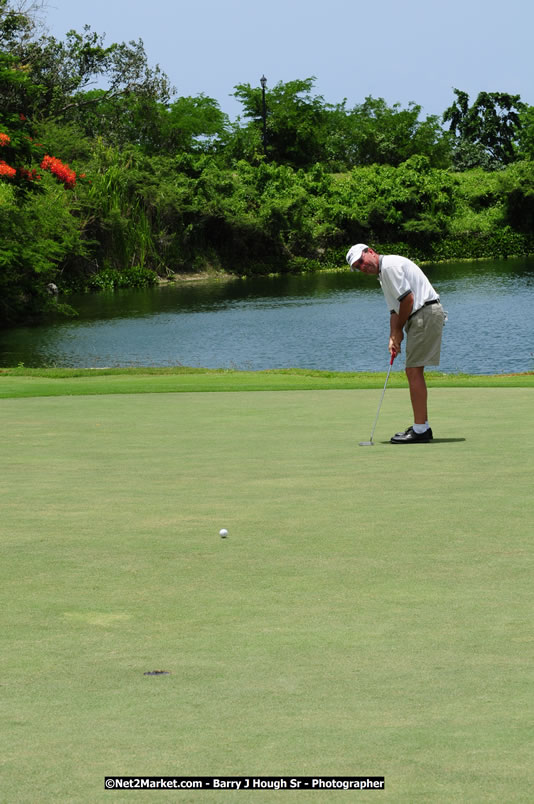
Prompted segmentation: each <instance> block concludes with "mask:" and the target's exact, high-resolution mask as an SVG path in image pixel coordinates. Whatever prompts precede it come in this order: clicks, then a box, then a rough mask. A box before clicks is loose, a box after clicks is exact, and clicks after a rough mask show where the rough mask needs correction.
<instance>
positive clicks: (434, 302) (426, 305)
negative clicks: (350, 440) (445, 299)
mask: <svg viewBox="0 0 534 804" xmlns="http://www.w3.org/2000/svg"><path fill="white" fill-rule="evenodd" d="M431 304H439V297H438V298H437V299H431V300H430V301H427V302H425V303H424V304H423V307H429V306H430V305H431ZM423 307H419V308H418V309H417V310H415V312H413V313H412V314H411V315H409V316H408V321H409V320H410V318H413V316H414V315H415V314H416V313H418V312H419V310H422V309H423Z"/></svg>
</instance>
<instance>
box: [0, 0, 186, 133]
mask: <svg viewBox="0 0 534 804" xmlns="http://www.w3.org/2000/svg"><path fill="white" fill-rule="evenodd" d="M35 9H36V6H35V5H33V6H30V7H29V9H28V10H27V11H26V12H24V11H17V10H15V9H13V7H12V6H11V5H10V2H9V0H0V47H1V49H2V50H3V51H4V52H7V53H8V54H9V55H10V56H11V58H12V59H13V60H14V62H15V63H16V64H17V65H18V69H19V70H20V71H21V72H23V73H24V74H26V75H27V76H30V77H31V80H32V82H33V84H34V85H38V86H39V92H38V93H34V94H33V95H32V96H31V97H27V98H25V101H26V103H25V106H26V109H25V111H24V113H25V114H26V115H27V116H28V117H32V118H33V119H34V120H38V119H40V120H51V119H66V120H71V121H72V120H75V121H76V119H77V116H78V115H79V114H80V113H81V111H82V110H83V109H84V108H85V107H86V106H88V105H91V104H94V103H97V102H98V101H100V100H101V96H100V95H98V96H94V95H91V94H87V92H88V90H89V89H90V87H91V86H92V85H93V84H95V83H97V82H98V83H99V84H100V85H102V84H104V85H105V89H104V90H103V93H104V96H105V98H106V99H108V100H110V101H111V100H114V99H117V98H122V97H127V96H130V95H132V94H134V95H136V96H137V97H139V98H140V97H148V98H153V99H155V100H157V101H159V102H163V103H166V102H168V100H169V98H170V96H171V94H172V92H173V90H172V88H171V86H170V84H169V80H168V78H167V76H166V75H165V73H163V72H162V71H161V70H160V68H159V66H158V65H156V67H155V68H151V67H149V65H148V61H147V57H146V54H145V51H144V46H143V42H142V40H141V39H139V40H138V41H137V42H134V41H131V42H128V43H125V42H122V43H113V44H112V45H110V46H109V47H106V46H105V45H104V36H101V35H99V34H97V33H95V32H94V31H91V28H90V26H88V25H85V26H84V29H83V32H82V33H78V32H76V31H73V30H72V31H69V32H68V33H67V35H66V39H65V41H64V42H61V41H58V40H56V39H55V38H54V37H53V36H48V35H44V34H41V33H40V31H39V28H38V25H37V23H36V22H35V19H34V18H33V17H32V12H33V13H35ZM15 100H16V101H17V102H19V105H20V98H15Z"/></svg>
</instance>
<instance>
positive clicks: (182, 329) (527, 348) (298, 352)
mask: <svg viewBox="0 0 534 804" xmlns="http://www.w3.org/2000/svg"><path fill="white" fill-rule="evenodd" d="M424 270H425V272H426V273H427V275H428V277H429V279H430V281H431V282H432V284H433V285H434V287H435V288H436V290H437V291H438V292H439V294H440V296H441V299H442V302H443V306H444V307H445V309H446V310H447V311H448V314H449V321H448V324H447V325H446V327H445V330H444V338H443V348H442V362H441V365H440V369H441V370H443V371H445V372H457V371H462V372H468V373H474V374H496V373H508V372H520V371H528V370H532V369H533V368H534V358H533V353H534V337H533V327H532V314H533V310H534V259H532V258H524V259H509V260H502V261H483V262H473V263H443V264H439V265H427V266H424ZM67 301H69V302H70V303H71V304H72V305H73V306H74V307H76V309H77V310H78V311H79V317H78V318H76V319H74V320H68V321H61V322H59V323H57V322H56V323H53V324H47V325H41V326H37V327H19V328H16V329H13V330H9V331H4V332H0V364H1V365H3V366H14V365H17V364H19V363H24V365H26V366H35V367H37V366H64V367H80V366H87V367H104V366H113V367H119V366H176V365H185V366H204V367H207V368H232V367H235V368H239V369H247V370H259V369H268V368H289V367H299V368H314V369H326V370H332V371H377V370H383V369H384V368H385V367H386V366H387V363H388V354H387V340H388V333H389V313H388V310H387V308H386V305H385V301H384V297H383V294H382V291H381V289H380V285H379V284H378V282H377V280H376V279H375V278H374V277H366V276H363V275H360V274H352V273H350V272H348V271H347V272H344V273H336V274H312V275H307V276H282V277H263V278H254V279H229V280H225V281H222V282H221V281H207V282H204V281H203V282H188V283H184V284H180V285H170V286H165V287H158V288H151V289H146V290H127V291H118V292H116V293H98V294H86V295H81V296H77V297H71V298H70V299H68V300H67ZM395 365H396V366H399V368H400V367H402V363H400V365H399V363H398V362H397V363H396V364H395Z"/></svg>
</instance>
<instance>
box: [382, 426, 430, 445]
mask: <svg viewBox="0 0 534 804" xmlns="http://www.w3.org/2000/svg"><path fill="white" fill-rule="evenodd" d="M432 439H433V435H432V430H431V428H430V427H429V428H428V430H425V432H424V433H416V432H415V430H414V429H413V427H408V429H407V430H405V432H404V433H396V435H394V436H393V438H391V439H390V440H391V443H392V444H428V442H429V441H432Z"/></svg>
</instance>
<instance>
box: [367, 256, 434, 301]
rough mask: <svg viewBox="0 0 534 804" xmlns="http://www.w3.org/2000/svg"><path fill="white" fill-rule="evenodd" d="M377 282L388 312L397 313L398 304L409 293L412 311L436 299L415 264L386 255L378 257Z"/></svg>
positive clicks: (404, 258)
mask: <svg viewBox="0 0 534 804" xmlns="http://www.w3.org/2000/svg"><path fill="white" fill-rule="evenodd" d="M379 266H380V267H379V271H378V281H379V282H380V285H381V286H382V290H383V292H384V296H385V298H386V304H387V306H388V310H389V311H390V312H391V313H398V312H399V309H400V303H401V301H402V300H403V299H404V297H405V296H407V295H408V294H409V293H413V311H412V312H415V311H416V310H419V308H420V307H423V305H424V304H425V302H429V301H433V300H434V299H437V298H438V294H437V293H436V291H435V290H434V288H433V287H432V285H431V284H430V282H429V281H428V279H427V278H426V276H425V275H424V273H423V272H422V270H421V269H420V268H419V266H418V265H416V264H415V262H412V261H411V260H408V259H406V257H399V256H398V255H397V254H387V255H385V256H381V257H380V262H379Z"/></svg>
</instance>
